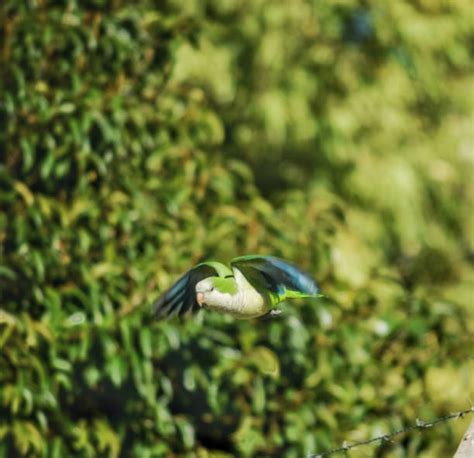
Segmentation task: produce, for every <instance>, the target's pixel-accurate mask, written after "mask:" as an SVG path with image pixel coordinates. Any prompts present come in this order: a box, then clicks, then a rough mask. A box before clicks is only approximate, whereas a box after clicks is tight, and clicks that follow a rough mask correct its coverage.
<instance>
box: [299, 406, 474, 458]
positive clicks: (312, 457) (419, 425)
mask: <svg viewBox="0 0 474 458" xmlns="http://www.w3.org/2000/svg"><path fill="white" fill-rule="evenodd" d="M471 413H474V407H471V408H470V409H466V410H462V411H460V412H456V413H452V414H449V415H445V416H444V417H440V418H436V419H435V420H432V421H429V422H425V421H423V420H420V419H419V418H417V419H416V422H415V424H414V425H412V426H408V427H407V428H404V429H400V430H398V431H394V432H392V433H390V434H384V435H382V436H378V437H374V438H372V439H369V440H366V441H362V442H354V443H353V444H349V443H348V442H347V441H344V442H343V444H342V447H338V448H334V449H332V450H327V451H325V452H322V453H314V454H313V453H310V454H309V455H307V458H324V457H325V456H329V455H333V454H334V453H339V452H347V451H348V450H351V449H353V448H356V447H360V446H361V445H368V444H371V443H373V442H377V441H389V440H390V439H392V437H395V436H398V435H399V434H404V433H407V432H409V431H413V430H414V429H418V430H422V429H427V428H431V427H432V426H434V425H436V424H438V423H442V422H444V421H448V420H452V419H453V418H463V417H464V415H468V414H471Z"/></svg>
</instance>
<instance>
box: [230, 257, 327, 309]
mask: <svg viewBox="0 0 474 458" xmlns="http://www.w3.org/2000/svg"><path fill="white" fill-rule="evenodd" d="M231 266H232V268H234V269H238V270H239V271H240V272H242V274H243V275H244V277H245V278H246V279H247V280H248V281H249V282H250V283H251V284H252V286H253V287H254V288H256V289H257V290H260V291H261V290H268V291H269V292H270V295H271V297H272V301H273V303H277V302H280V301H282V300H284V299H286V298H292V297H317V296H318V291H319V288H318V286H317V285H316V283H315V281H314V280H313V279H312V278H311V276H310V275H309V274H307V273H305V272H303V271H302V270H300V269H299V268H298V267H296V266H294V265H292V264H289V263H288V262H286V261H283V260H282V259H279V258H275V257H273V256H259V255H248V256H240V257H238V258H235V259H233V260H232V262H231Z"/></svg>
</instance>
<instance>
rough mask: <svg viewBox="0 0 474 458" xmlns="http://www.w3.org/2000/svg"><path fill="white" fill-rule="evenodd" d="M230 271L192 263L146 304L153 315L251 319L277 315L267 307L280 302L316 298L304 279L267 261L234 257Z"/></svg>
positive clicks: (221, 266) (311, 285)
mask: <svg viewBox="0 0 474 458" xmlns="http://www.w3.org/2000/svg"><path fill="white" fill-rule="evenodd" d="M230 266H231V268H229V267H227V266H226V265H224V264H222V263H220V262H215V261H208V262H202V263H200V264H197V265H196V266H195V267H193V268H192V269H191V270H189V271H188V272H186V273H185V274H184V275H183V276H182V277H181V278H179V280H177V281H176V283H174V285H173V286H171V288H170V289H168V290H167V291H166V292H165V293H163V294H162V295H161V296H160V298H159V299H158V300H157V301H156V302H155V303H154V304H153V305H152V311H153V314H154V316H155V317H156V318H158V319H163V318H168V317H172V316H183V315H187V314H190V313H193V312H197V311H198V310H200V309H201V308H203V309H209V310H214V311H217V312H221V313H228V314H230V315H232V316H234V317H235V318H239V319H252V318H258V317H264V316H276V315H278V314H280V313H281V311H280V310H278V309H274V308H273V307H274V306H275V305H276V304H278V303H279V302H281V301H283V300H285V299H288V298H298V297H318V296H320V295H319V294H318V286H317V285H316V283H315V282H314V280H313V279H312V278H311V277H310V276H309V275H308V274H306V273H304V272H302V271H301V270H300V269H299V268H298V267H296V266H294V265H292V264H289V263H288V262H286V261H283V260H281V259H278V258H275V257H273V256H259V255H248V256H240V257H238V258H234V259H233V260H232V261H231V263H230Z"/></svg>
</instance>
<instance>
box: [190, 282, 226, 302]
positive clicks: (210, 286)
mask: <svg viewBox="0 0 474 458" xmlns="http://www.w3.org/2000/svg"><path fill="white" fill-rule="evenodd" d="M221 296H222V293H221V291H219V290H218V289H217V288H216V285H215V284H214V277H209V278H205V279H204V280H201V281H200V282H199V283H196V302H197V303H198V304H199V306H200V307H203V306H211V307H212V306H213V305H218V304H219V303H220V301H221V300H222V298H221Z"/></svg>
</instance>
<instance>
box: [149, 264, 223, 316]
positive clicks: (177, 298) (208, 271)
mask: <svg viewBox="0 0 474 458" xmlns="http://www.w3.org/2000/svg"><path fill="white" fill-rule="evenodd" d="M229 274H231V272H230V270H229V268H228V267H226V266H225V265H224V264H221V263H220V262H203V263H201V264H198V265H196V266H194V267H193V268H192V269H191V270H189V271H188V272H186V273H185V274H184V275H182V276H181V277H180V278H179V279H178V280H177V281H176V283H175V284H174V285H173V286H171V288H170V289H168V290H167V291H165V292H164V293H163V294H162V295H161V296H160V297H159V298H158V300H157V301H155V302H154V303H153V304H152V306H151V310H152V313H153V315H154V316H155V317H156V318H157V319H163V318H169V317H172V316H176V315H178V316H183V315H186V314H188V313H192V312H196V311H197V310H199V305H198V303H197V302H196V283H199V282H200V281H201V280H204V279H205V278H207V277H213V276H226V275H229Z"/></svg>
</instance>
